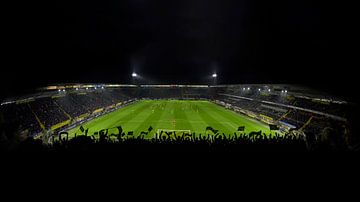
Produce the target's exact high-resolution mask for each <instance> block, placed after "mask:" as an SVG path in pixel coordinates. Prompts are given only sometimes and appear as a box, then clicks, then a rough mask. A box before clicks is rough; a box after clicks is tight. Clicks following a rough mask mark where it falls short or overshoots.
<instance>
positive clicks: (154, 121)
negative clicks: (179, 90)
mask: <svg viewBox="0 0 360 202" xmlns="http://www.w3.org/2000/svg"><path fill="white" fill-rule="evenodd" d="M119 126H121V128H122V129H123V131H124V132H125V133H126V134H127V133H128V132H129V131H133V133H134V136H135V137H136V136H138V135H139V134H140V133H141V132H142V131H145V132H146V131H148V129H149V127H150V126H151V127H152V128H153V129H152V130H151V132H150V133H148V134H147V135H146V136H145V138H149V139H150V138H153V137H155V135H156V133H157V132H159V131H161V130H162V131H177V132H184V131H186V132H191V133H194V132H195V133H196V134H197V135H198V134H200V133H201V134H211V132H209V131H206V128H207V127H208V126H211V127H212V128H213V129H215V130H218V131H219V133H225V134H227V135H228V134H231V135H233V134H234V132H237V130H238V127H239V126H245V131H244V132H245V133H247V134H248V133H250V132H253V131H256V132H257V131H260V130H261V131H262V133H266V134H270V133H271V131H270V129H269V126H268V125H267V124H264V123H262V122H259V121H257V120H254V119H252V118H249V117H247V116H245V115H241V114H238V113H235V112H233V111H231V110H228V109H225V108H224V107H221V106H219V105H216V104H215V103H212V102H209V101H190V100H141V101H137V102H135V103H133V104H130V105H128V106H126V107H123V108H121V109H118V110H116V111H114V112H111V113H109V114H106V115H103V116H101V117H98V118H96V119H93V120H91V121H89V122H87V123H84V124H83V125H82V127H83V128H84V129H85V130H86V129H88V135H93V134H94V133H95V134H96V132H98V131H100V130H102V129H109V130H108V134H111V133H113V134H118V132H117V131H118V130H117V127H119ZM68 133H69V137H70V138H71V137H74V136H75V133H76V134H77V135H81V134H83V132H81V130H80V126H78V127H76V128H74V129H71V130H69V131H68ZM239 133H240V132H237V134H239ZM95 136H97V135H95Z"/></svg>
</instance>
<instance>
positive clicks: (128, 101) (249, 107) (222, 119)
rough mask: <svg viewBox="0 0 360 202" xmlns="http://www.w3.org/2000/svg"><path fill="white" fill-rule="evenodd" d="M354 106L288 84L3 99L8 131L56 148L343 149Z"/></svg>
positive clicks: (55, 92) (87, 88)
mask: <svg viewBox="0 0 360 202" xmlns="http://www.w3.org/2000/svg"><path fill="white" fill-rule="evenodd" d="M349 107H351V104H349V103H347V102H346V101H343V100H339V99H335V98H334V97H330V96H329V95H324V94H321V93H319V92H315V91H312V90H310V89H306V88H304V87H301V86H296V85H285V84H247V85H120V84H66V85H53V86H48V87H44V88H40V89H38V90H37V92H36V93H34V94H31V95H27V96H24V97H19V98H13V99H8V100H6V101H4V102H2V103H1V115H2V122H3V126H10V128H6V129H5V131H6V130H7V131H9V130H10V131H11V130H13V132H11V133H9V134H6V135H16V136H18V138H19V139H27V138H30V139H32V140H33V141H34V142H41V145H46V146H45V147H46V148H53V149H54V148H56V147H60V146H59V145H61V144H69V145H72V144H71V143H73V144H74V145H77V144H75V143H78V144H80V145H82V144H85V143H80V142H81V141H85V142H86V143H87V144H89V145H91V144H95V145H96V144H100V143H101V142H106V144H109V145H112V146H113V147H111V148H112V150H116V149H115V148H117V149H120V150H121V149H123V148H128V147H129V146H128V144H130V145H132V144H134V143H130V142H133V141H135V142H136V141H139V142H141V143H138V144H139V145H143V144H145V145H147V144H150V145H151V144H153V145H169V144H170V145H173V144H175V145H186V146H187V147H188V146H189V144H191V145H192V147H194V145H196V144H199V145H203V144H205V143H206V145H207V147H206V149H205V151H212V150H215V151H216V149H214V148H217V147H216V146H214V145H219V144H220V145H225V146H223V147H224V148H222V147H221V148H222V149H223V150H227V149H229V148H231V149H230V150H231V151H232V150H242V149H244V148H247V149H248V148H249V145H253V147H255V148H257V147H259V145H262V144H263V146H261V148H263V147H265V146H264V145H272V147H269V148H271V149H274V150H276V149H278V147H280V148H282V149H284V148H286V149H284V150H285V151H287V150H290V151H311V150H316V149H319V148H322V147H323V144H325V145H326V146H327V147H331V148H336V149H344V148H346V147H348V146H350V144H352V143H351V134H350V132H349V131H348V130H349V129H348V121H347V119H346V117H347V114H346V113H347V110H349ZM7 138H8V139H11V137H7ZM87 141H90V142H91V144H90V143H88V142H87ZM34 142H32V144H34ZM273 142H275V143H273ZM123 144H124V145H126V146H123ZM242 144H244V145H242ZM74 145H72V146H68V147H70V148H72V147H74V148H73V149H75V148H76V146H74ZM89 145H88V146H89ZM114 145H117V146H118V147H115V146H114ZM234 145H236V147H235V146H234ZM275 145H276V146H275ZM321 146H322V147H321ZM136 148H137V147H136ZM141 148H142V149H143V148H146V147H145V146H143V147H141ZM174 148H177V147H175V146H174ZM195 148H197V147H196V146H195ZM199 148H202V147H200V146H199ZM250 148H251V147H250ZM265 148H268V147H265ZM88 149H89V148H88ZM193 149H194V148H193ZM257 149H258V148H257ZM271 149H270V150H271ZM50 150H51V149H50ZM220 150H221V149H220Z"/></svg>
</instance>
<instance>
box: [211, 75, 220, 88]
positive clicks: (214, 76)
mask: <svg viewBox="0 0 360 202" xmlns="http://www.w3.org/2000/svg"><path fill="white" fill-rule="evenodd" d="M217 76H218V75H217V74H216V73H213V74H212V75H211V77H212V78H213V85H216V78H217Z"/></svg>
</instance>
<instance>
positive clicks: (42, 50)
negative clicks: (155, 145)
mask: <svg viewBox="0 0 360 202" xmlns="http://www.w3.org/2000/svg"><path fill="white" fill-rule="evenodd" d="M13 4H16V5H11V6H10V7H11V9H9V10H7V8H6V7H4V9H5V10H7V12H6V11H5V16H6V18H5V19H6V21H7V22H6V24H5V26H6V27H7V28H8V29H7V30H8V31H7V32H6V34H7V37H6V38H5V39H6V40H5V41H6V46H5V47H6V49H7V51H6V55H5V57H6V58H7V59H6V60H7V61H9V62H8V64H7V65H6V68H3V70H2V81H1V82H2V85H1V89H2V92H3V93H2V94H3V95H12V94H16V93H19V92H21V91H25V90H26V89H32V88H35V87H39V86H44V85H48V84H54V83H69V82H70V83H71V82H75V83H78V82H87V83H97V82H100V83H129V82H130V81H131V80H130V79H131V78H130V74H131V72H133V71H136V72H137V73H138V74H140V75H141V76H142V77H143V81H142V82H144V83H157V84H158V83H162V84H163V83H171V84H174V83H187V84H190V83H193V84H201V83H208V82H209V76H210V75H211V74H212V73H214V72H216V73H217V74H218V75H219V78H218V83H220V84H230V83H240V84H241V83H300V84H303V85H306V86H310V87H314V88H320V89H324V90H326V91H331V92H335V93H337V94H342V93H344V92H342V90H339V89H342V88H345V87H347V86H348V85H350V84H352V83H353V81H352V79H353V78H356V77H355V73H354V70H353V69H352V67H351V66H350V65H348V64H346V63H345V61H347V59H346V58H347V57H350V56H349V55H348V53H347V52H346V51H347V50H346V49H345V48H344V47H345V46H346V45H347V44H349V43H351V41H350V36H351V34H352V33H351V31H350V29H351V28H349V27H353V26H349V24H351V23H350V22H349V20H348V19H347V16H346V15H344V14H345V13H350V12H347V10H346V9H348V8H346V7H344V6H343V5H338V4H336V3H330V2H319V1H304V0H292V1H257V0H222V1H220V0H217V1H215V0H213V1H212V0H181V1H174V0H167V1H155V0H153V1H150V0H117V1H115V0H101V1H89V0H87V1H64V0H62V1H51V2H47V1H43V2H41V1H40V2H36V3H34V2H23V3H20V2H14V3H13ZM344 9H345V10H344ZM334 67H336V68H334ZM339 67H340V68H339ZM19 74H21V75H19ZM344 78H350V79H344ZM344 80H345V81H344ZM340 81H341V82H340ZM20 86H26V87H20Z"/></svg>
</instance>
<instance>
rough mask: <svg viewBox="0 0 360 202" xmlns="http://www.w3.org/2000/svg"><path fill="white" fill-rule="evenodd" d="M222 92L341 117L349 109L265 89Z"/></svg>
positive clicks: (227, 90)
mask: <svg viewBox="0 0 360 202" xmlns="http://www.w3.org/2000/svg"><path fill="white" fill-rule="evenodd" d="M218 93H222V94H230V95H235V96H242V97H247V98H251V99H254V100H260V101H269V102H274V103H280V104H285V105H291V106H295V107H300V108H305V109H311V110H315V111H319V112H324V113H328V114H331V115H336V116H340V117H345V116H346V112H347V110H348V106H347V105H346V104H339V103H334V102H332V103H330V102H322V101H320V100H315V99H309V98H304V97H295V96H292V95H289V94H284V93H283V94H281V93H280V92H272V91H270V92H266V90H263V89H262V91H261V92H260V91H258V90H257V89H251V90H246V89H245V90H244V89H242V88H235V87H232V88H225V89H221V90H219V91H218Z"/></svg>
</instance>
